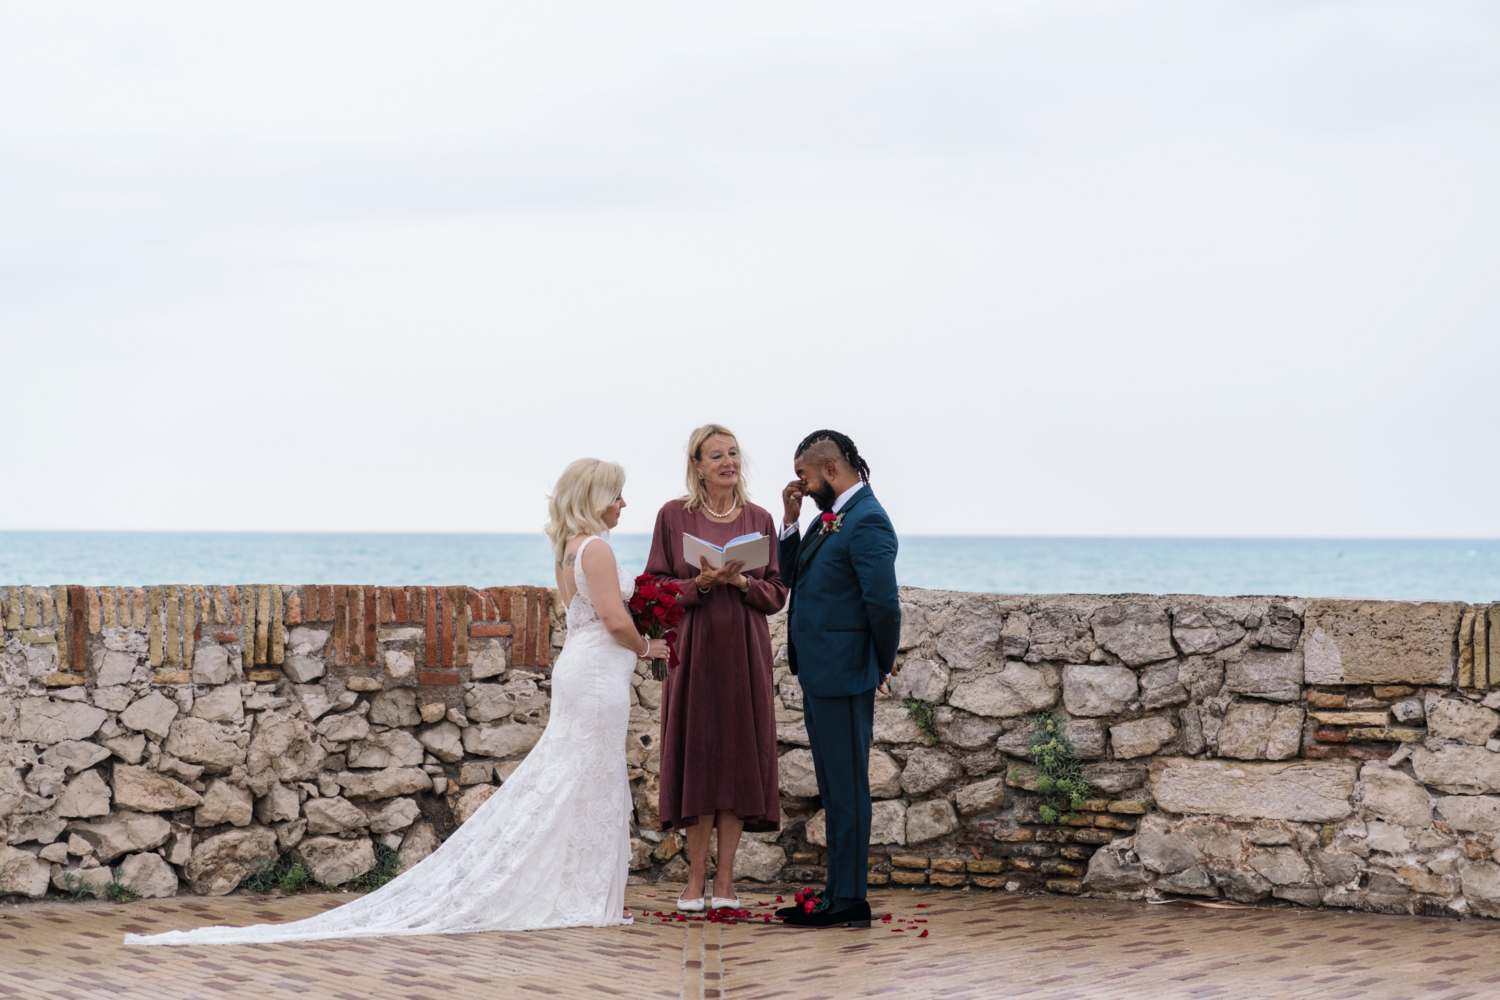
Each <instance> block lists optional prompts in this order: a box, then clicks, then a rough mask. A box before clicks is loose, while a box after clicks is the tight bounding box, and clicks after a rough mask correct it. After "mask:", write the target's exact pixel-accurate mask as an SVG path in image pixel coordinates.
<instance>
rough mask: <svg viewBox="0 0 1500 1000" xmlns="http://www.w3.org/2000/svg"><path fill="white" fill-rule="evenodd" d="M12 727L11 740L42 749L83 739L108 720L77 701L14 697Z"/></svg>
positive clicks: (96, 709) (94, 709)
mask: <svg viewBox="0 0 1500 1000" xmlns="http://www.w3.org/2000/svg"><path fill="white" fill-rule="evenodd" d="M15 707H16V714H15V722H14V724H13V726H12V730H11V731H12V736H13V738H14V739H16V740H18V741H21V742H25V743H39V744H42V745H44V746H48V745H51V744H53V743H61V742H63V741H64V740H86V739H88V738H89V737H90V736H93V735H94V734H95V733H96V732H98V731H99V727H100V726H102V725H103V724H104V720H105V718H106V717H107V715H108V713H106V712H105V711H104V710H103V709H100V708H95V707H94V706H92V705H85V704H83V703H82V702H76V701H54V700H53V699H51V698H17V699H16V700H15Z"/></svg>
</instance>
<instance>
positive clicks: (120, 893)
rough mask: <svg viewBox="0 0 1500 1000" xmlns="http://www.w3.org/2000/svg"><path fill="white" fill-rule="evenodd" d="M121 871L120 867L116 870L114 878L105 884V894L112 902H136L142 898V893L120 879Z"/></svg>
mask: <svg viewBox="0 0 1500 1000" xmlns="http://www.w3.org/2000/svg"><path fill="white" fill-rule="evenodd" d="M121 871H122V869H120V868H116V869H115V870H114V873H113V874H114V878H112V879H110V880H109V882H108V883H107V884H106V885H105V886H104V895H105V896H106V897H108V898H109V901H110V902H112V903H134V902H135V901H136V900H137V899H140V898H141V894H140V893H138V892H136V891H135V890H134V889H132V888H130V887H129V886H127V885H126V884H125V883H124V882H121V881H120V873H121Z"/></svg>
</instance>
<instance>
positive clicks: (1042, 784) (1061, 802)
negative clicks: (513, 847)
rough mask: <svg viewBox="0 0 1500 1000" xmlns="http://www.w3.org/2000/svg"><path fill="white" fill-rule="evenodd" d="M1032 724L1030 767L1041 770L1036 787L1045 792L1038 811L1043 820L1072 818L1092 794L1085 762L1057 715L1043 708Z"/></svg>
mask: <svg viewBox="0 0 1500 1000" xmlns="http://www.w3.org/2000/svg"><path fill="white" fill-rule="evenodd" d="M1031 725H1032V733H1031V748H1030V749H1031V759H1032V761H1033V765H1032V767H1031V770H1033V771H1040V772H1041V773H1040V774H1038V775H1037V779H1036V790H1037V791H1038V792H1040V793H1041V796H1042V805H1041V807H1040V808H1039V809H1038V810H1037V812H1038V813H1040V814H1041V817H1042V822H1043V823H1049V824H1050V823H1068V822H1071V821H1072V820H1073V819H1076V818H1077V815H1078V810H1080V809H1082V808H1083V805H1084V801H1085V800H1086V799H1087V798H1088V794H1089V781H1088V779H1087V778H1085V777H1084V776H1083V763H1082V762H1081V761H1079V759H1078V754H1077V751H1075V750H1074V748H1073V742H1072V741H1071V740H1069V739H1068V734H1067V733H1066V732H1065V731H1064V730H1063V721H1062V720H1061V719H1059V718H1058V717H1057V716H1055V715H1053V714H1052V713H1051V712H1050V711H1046V710H1043V711H1041V712H1038V713H1037V714H1036V715H1035V716H1033V717H1032V720H1031ZM1014 770H1015V771H1019V770H1020V768H1016V769H1014ZM1012 776H1014V771H1013V772H1012Z"/></svg>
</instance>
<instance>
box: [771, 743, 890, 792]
mask: <svg viewBox="0 0 1500 1000" xmlns="http://www.w3.org/2000/svg"><path fill="white" fill-rule="evenodd" d="M877 752H878V751H877ZM882 756H884V755H882ZM886 759H887V760H889V759H890V758H889V757H887V758H886ZM871 767H872V769H873V767H874V754H871ZM777 768H778V771H779V773H780V783H781V792H782V794H783V795H790V796H793V797H796V798H811V797H812V796H814V795H817V794H818V781H817V776H816V775H815V774H814V773H813V756H812V751H811V750H802V749H797V750H788V751H787V752H786V753H784V754H782V755H781V759H780V761H779V762H778V764H777ZM899 793H900V792H899V787H898V790H897V794H899ZM871 794H874V793H873V791H872V792H871Z"/></svg>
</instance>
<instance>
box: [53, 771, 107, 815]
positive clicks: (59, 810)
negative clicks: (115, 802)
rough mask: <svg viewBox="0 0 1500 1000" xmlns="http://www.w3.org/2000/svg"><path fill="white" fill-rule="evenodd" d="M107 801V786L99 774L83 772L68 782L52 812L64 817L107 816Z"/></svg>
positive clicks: (96, 772)
mask: <svg viewBox="0 0 1500 1000" xmlns="http://www.w3.org/2000/svg"><path fill="white" fill-rule="evenodd" d="M109 799H110V791H109V786H108V785H106V784H105V783H104V779H103V778H102V777H101V776H100V775H99V772H98V771H84V772H83V773H82V774H80V775H78V776H77V777H75V778H74V779H73V780H72V781H70V782H68V784H67V787H66V788H64V789H63V791H62V794H61V795H59V796H58V797H57V802H56V804H54V805H53V807H52V811H53V812H54V813H56V814H57V815H58V816H66V817H89V816H107V815H108V814H109Z"/></svg>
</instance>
